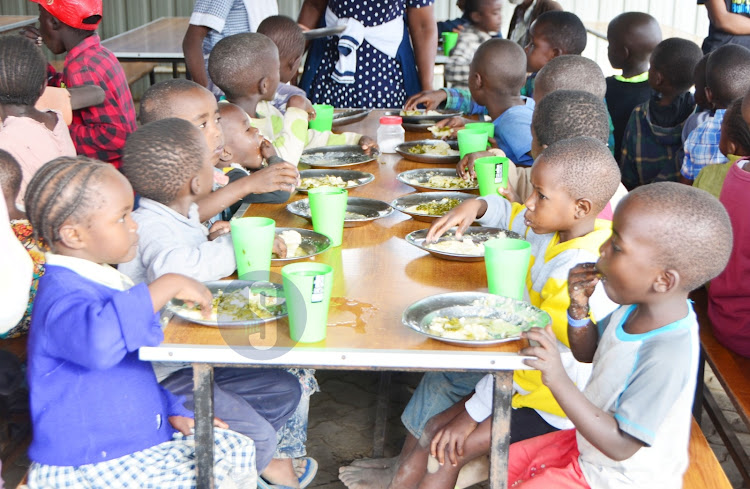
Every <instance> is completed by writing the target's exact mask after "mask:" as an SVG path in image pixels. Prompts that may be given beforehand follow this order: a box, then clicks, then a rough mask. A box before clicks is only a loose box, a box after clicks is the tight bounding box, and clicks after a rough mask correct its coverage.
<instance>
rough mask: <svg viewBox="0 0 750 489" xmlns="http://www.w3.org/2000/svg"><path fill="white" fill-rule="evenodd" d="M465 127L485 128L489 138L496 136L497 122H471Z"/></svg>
mask: <svg viewBox="0 0 750 489" xmlns="http://www.w3.org/2000/svg"><path fill="white" fill-rule="evenodd" d="M464 128H465V129H483V130H484V131H486V132H487V137H488V138H494V137H495V124H493V123H491V122H469V123H468V124H466V125H465V126H464Z"/></svg>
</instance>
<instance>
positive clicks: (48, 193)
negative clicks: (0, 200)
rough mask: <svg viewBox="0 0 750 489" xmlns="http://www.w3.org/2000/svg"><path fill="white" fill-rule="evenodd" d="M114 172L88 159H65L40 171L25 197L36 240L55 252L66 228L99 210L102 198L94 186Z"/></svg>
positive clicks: (110, 166)
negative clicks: (102, 176)
mask: <svg viewBox="0 0 750 489" xmlns="http://www.w3.org/2000/svg"><path fill="white" fill-rule="evenodd" d="M112 168H113V167H112V165H110V164H108V163H102V162H101V161H97V160H93V159H91V158H86V157H85V156H77V157H69V156H63V157H60V158H55V159H54V160H52V161H50V162H49V163H47V164H45V165H44V166H42V167H41V168H40V169H39V170H37V172H36V174H34V177H33V178H32V179H31V182H29V185H28V187H26V194H25V197H24V200H25V204H26V216H27V217H28V219H29V222H30V223H31V227H32V228H33V229H34V238H35V239H37V240H39V239H40V238H41V239H42V240H44V242H45V243H47V244H48V245H49V247H50V248H51V249H52V250H53V251H54V249H55V243H57V242H58V241H60V228H61V227H62V226H63V224H65V222H66V221H68V220H69V219H73V220H80V219H82V218H83V217H86V216H87V215H88V214H90V213H91V211H92V210H93V209H95V208H96V207H97V205H98V204H97V201H98V200H99V198H100V197H99V196H98V195H97V192H96V191H94V190H93V187H94V185H92V184H93V183H94V182H96V181H97V180H98V178H100V175H101V174H102V173H103V172H105V171H106V170H108V169H112Z"/></svg>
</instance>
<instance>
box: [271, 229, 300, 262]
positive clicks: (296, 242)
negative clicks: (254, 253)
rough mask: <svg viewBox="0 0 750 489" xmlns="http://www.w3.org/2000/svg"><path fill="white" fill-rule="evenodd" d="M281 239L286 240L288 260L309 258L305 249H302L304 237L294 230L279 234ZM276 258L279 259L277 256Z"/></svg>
mask: <svg viewBox="0 0 750 489" xmlns="http://www.w3.org/2000/svg"><path fill="white" fill-rule="evenodd" d="M279 238H281V239H282V240H284V244H285V245H286V257H287V258H300V257H303V256H307V253H306V252H305V250H304V249H302V248H301V247H300V245H301V244H302V235H301V234H300V233H298V232H297V231H295V230H293V229H287V230H286V231H282V232H280V233H279ZM273 256H274V258H278V257H277V256H276V255H275V254H274V255H273Z"/></svg>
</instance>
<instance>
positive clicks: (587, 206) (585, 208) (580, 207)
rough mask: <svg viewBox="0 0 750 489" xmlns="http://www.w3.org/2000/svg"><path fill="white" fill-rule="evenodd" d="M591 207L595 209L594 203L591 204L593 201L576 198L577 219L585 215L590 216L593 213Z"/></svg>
mask: <svg viewBox="0 0 750 489" xmlns="http://www.w3.org/2000/svg"><path fill="white" fill-rule="evenodd" d="M591 209H593V205H591V201H590V200H589V199H578V200H576V211H575V217H576V219H583V218H584V217H586V216H588V215H589V214H590V213H591Z"/></svg>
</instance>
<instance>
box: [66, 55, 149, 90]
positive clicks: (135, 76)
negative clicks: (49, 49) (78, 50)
mask: <svg viewBox="0 0 750 489" xmlns="http://www.w3.org/2000/svg"><path fill="white" fill-rule="evenodd" d="M51 64H52V66H54V67H55V70H57V71H62V69H63V65H64V61H62V60H55V61H52V62H51ZM120 65H121V66H122V70H123V71H124V72H125V78H126V79H127V80H128V85H132V84H133V83H135V82H137V81H138V80H140V79H141V78H143V77H144V76H146V75H148V77H149V82H150V83H151V85H153V84H154V83H155V82H156V75H155V74H154V68H156V63H149V62H145V61H128V62H124V63H120Z"/></svg>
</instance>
